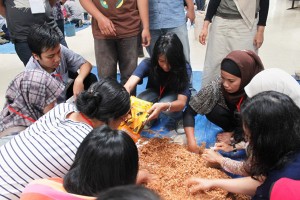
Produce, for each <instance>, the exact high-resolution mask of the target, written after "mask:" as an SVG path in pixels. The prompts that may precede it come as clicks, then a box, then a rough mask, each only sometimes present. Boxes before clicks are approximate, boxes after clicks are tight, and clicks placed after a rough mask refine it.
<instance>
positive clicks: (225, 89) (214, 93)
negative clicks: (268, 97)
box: [183, 50, 264, 153]
mask: <svg viewBox="0 0 300 200" xmlns="http://www.w3.org/2000/svg"><path fill="white" fill-rule="evenodd" d="M263 69H264V67H263V64H262V62H261V60H260V58H259V57H258V56H257V54H255V53H254V52H253V51H249V50H243V51H242V50H237V51H232V52H231V53H229V54H228V55H227V56H226V57H225V58H224V59H223V61H222V63H221V76H220V77H218V78H217V79H215V80H214V81H212V82H211V83H210V84H207V85H206V86H205V87H203V88H202V89H201V90H200V91H199V92H198V93H197V94H196V95H195V96H193V97H192V98H191V100H190V102H189V106H188V107H187V109H186V110H185V112H184V118H183V125H184V130H185V134H186V136H187V142H188V149H189V151H191V152H195V153H199V148H198V145H197V143H196V139H195V134H194V127H195V119H194V117H195V116H196V115H197V114H201V115H206V117H207V119H208V120H210V121H211V122H213V123H214V124H216V125H218V126H220V127H221V128H222V129H223V130H224V132H230V134H231V135H232V134H233V132H235V136H236V137H235V139H236V142H238V141H239V140H240V139H241V138H238V136H240V135H241V131H242V127H241V125H240V120H239V119H236V118H235V115H234V113H235V112H236V111H237V112H239V111H240V106H241V104H242V102H243V101H244V100H245V99H246V98H247V96H246V94H245V91H244V87H245V86H246V85H247V84H248V83H249V82H250V81H251V79H252V78H253V77H254V76H255V75H256V74H257V73H259V72H260V71H262V70H263ZM230 148H231V150H235V146H234V145H233V146H230Z"/></svg>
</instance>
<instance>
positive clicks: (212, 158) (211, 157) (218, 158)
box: [202, 149, 223, 164]
mask: <svg viewBox="0 0 300 200" xmlns="http://www.w3.org/2000/svg"><path fill="white" fill-rule="evenodd" d="M202 158H203V159H204V160H206V161H207V162H210V163H218V164H221V163H222V160H223V156H222V155H221V154H219V153H218V152H216V151H214V150H212V149H205V151H204V153H203V154H202Z"/></svg>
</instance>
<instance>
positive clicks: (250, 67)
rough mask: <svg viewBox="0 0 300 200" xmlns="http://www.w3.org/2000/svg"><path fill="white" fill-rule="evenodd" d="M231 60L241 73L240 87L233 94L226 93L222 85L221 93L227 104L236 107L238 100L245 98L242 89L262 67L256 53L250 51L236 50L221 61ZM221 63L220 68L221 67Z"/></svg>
mask: <svg viewBox="0 0 300 200" xmlns="http://www.w3.org/2000/svg"><path fill="white" fill-rule="evenodd" d="M227 59H229V60H231V61H233V62H235V63H236V64H237V66H238V67H239V69H240V72H241V85H240V87H239V90H238V91H237V92H235V93H228V92H226V90H225V89H224V87H223V84H222V93H223V95H224V97H225V99H226V100H227V102H229V103H231V104H234V105H236V104H237V103H238V102H239V100H240V99H241V98H242V97H243V96H245V91H244V87H245V86H246V85H247V84H248V83H249V82H250V81H251V79H252V78H253V77H254V76H255V75H256V74H258V73H259V72H260V71H262V70H264V66H263V64H262V62H261V60H260V58H259V57H258V55H257V54H256V53H254V52H253V51H250V50H237V51H232V52H231V53H229V54H228V55H227V56H226V57H225V58H224V59H223V61H222V63H223V62H224V61H225V60H227ZM222 63H221V66H222Z"/></svg>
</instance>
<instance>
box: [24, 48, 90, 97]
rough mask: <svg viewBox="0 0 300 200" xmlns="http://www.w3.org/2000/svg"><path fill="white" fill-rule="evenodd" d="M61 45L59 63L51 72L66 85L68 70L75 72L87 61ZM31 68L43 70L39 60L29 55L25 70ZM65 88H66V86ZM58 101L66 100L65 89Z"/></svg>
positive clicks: (68, 79)
mask: <svg viewBox="0 0 300 200" xmlns="http://www.w3.org/2000/svg"><path fill="white" fill-rule="evenodd" d="M60 47H61V51H60V52H61V59H60V64H59V66H58V67H57V68H56V70H55V71H54V72H52V73H51V75H52V76H54V77H55V78H56V79H57V80H58V81H60V82H63V84H64V85H65V86H67V85H68V83H69V81H70V78H69V74H68V71H71V72H77V71H78V69H79V68H80V67H81V65H83V64H84V63H86V62H87V61H86V60H85V59H84V58H83V57H82V56H81V55H79V54H77V53H75V52H73V51H72V50H70V49H68V48H66V47H65V46H63V45H60ZM32 69H40V70H44V69H43V68H42V66H41V65H40V64H39V62H38V61H37V60H36V59H34V58H33V56H31V58H30V59H29V61H28V63H27V65H26V69H25V70H32ZM66 89H67V88H66ZM57 101H58V103H61V102H65V101H66V90H65V91H64V92H63V93H62V94H61V95H60V97H59V98H58V100H57Z"/></svg>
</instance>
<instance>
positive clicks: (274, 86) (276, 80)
mask: <svg viewBox="0 0 300 200" xmlns="http://www.w3.org/2000/svg"><path fill="white" fill-rule="evenodd" d="M264 91H276V92H280V93H283V94H285V95H287V96H289V97H290V98H291V99H292V100H293V101H294V103H295V104H296V105H297V106H298V107H299V108H300V85H299V84H298V82H297V81H296V80H295V79H294V78H293V77H292V76H291V75H290V74H288V73H287V72H285V71H283V70H281V69H278V68H270V69H266V70H263V71H261V72H259V73H258V74H257V75H256V76H254V78H253V79H252V80H251V81H250V83H249V84H248V85H247V86H246V87H245V92H246V94H247V96H248V97H249V98H251V97H253V96H254V95H256V94H258V93H260V92H264ZM202 156H203V158H204V159H205V160H207V161H208V162H212V163H218V164H220V165H221V167H222V168H223V169H224V170H225V171H227V172H230V173H232V174H237V175H241V176H247V175H249V174H248V173H247V170H246V169H245V168H248V167H249V166H248V164H247V163H245V162H243V161H235V160H231V159H230V158H226V157H223V156H222V155H220V154H219V153H217V152H215V151H213V150H210V149H207V150H205V152H204V154H203V155H202Z"/></svg>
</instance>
